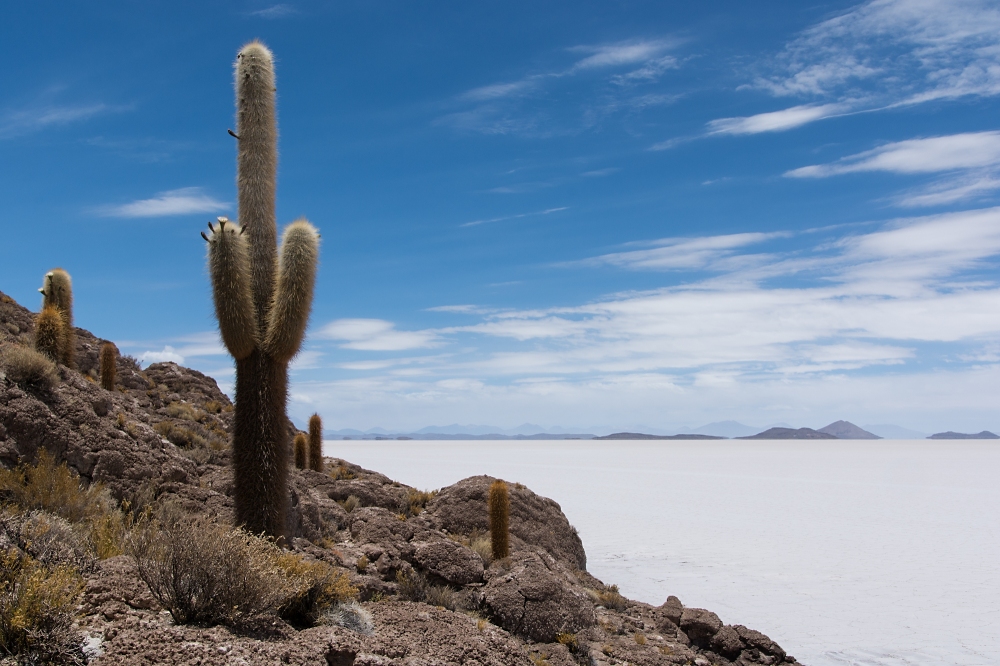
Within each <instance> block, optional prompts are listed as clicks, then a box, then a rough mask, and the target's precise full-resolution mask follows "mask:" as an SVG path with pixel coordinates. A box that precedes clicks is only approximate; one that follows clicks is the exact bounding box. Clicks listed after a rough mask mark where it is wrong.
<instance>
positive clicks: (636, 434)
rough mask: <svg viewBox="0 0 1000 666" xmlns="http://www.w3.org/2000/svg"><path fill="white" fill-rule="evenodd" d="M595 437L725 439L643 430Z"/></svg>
mask: <svg viewBox="0 0 1000 666" xmlns="http://www.w3.org/2000/svg"><path fill="white" fill-rule="evenodd" d="M594 439H689V440H699V439H725V437H716V436H714V435H647V434H645V433H641V432H616V433H613V434H611V435H605V436H604V437H594Z"/></svg>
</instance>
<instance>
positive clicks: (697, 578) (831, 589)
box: [324, 440, 1000, 666]
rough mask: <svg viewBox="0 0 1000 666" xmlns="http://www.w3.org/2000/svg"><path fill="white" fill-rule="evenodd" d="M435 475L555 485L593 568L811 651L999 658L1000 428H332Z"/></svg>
mask: <svg viewBox="0 0 1000 666" xmlns="http://www.w3.org/2000/svg"><path fill="white" fill-rule="evenodd" d="M324 452H325V454H326V455H328V456H334V457H341V458H345V459H347V460H350V461H351V462H354V463H357V464H360V465H362V466H364V467H366V468H369V469H375V470H378V471H380V472H383V473H384V474H386V475H388V476H390V477H391V478H394V479H397V480H399V481H401V482H403V483H406V484H409V485H412V486H416V487H418V488H422V489H433V488H439V487H442V486H446V485H449V484H451V483H454V482H455V481H457V480H459V479H461V478H464V477H466V476H471V475H474V474H490V475H493V476H498V477H501V478H504V479H507V480H508V481H518V482H521V483H524V484H525V485H527V486H528V487H530V488H531V489H532V490H534V491H536V492H538V493H540V494H542V495H546V496H548V497H551V498H553V499H555V500H556V501H557V502H559V503H560V504H561V505H562V508H563V511H564V512H565V513H566V515H567V516H568V517H569V520H570V522H571V523H573V524H574V525H575V526H576V527H577V528H578V529H579V530H580V536H581V537H582V538H583V543H584V546H585V547H586V549H587V555H588V569H589V570H590V571H591V572H592V573H594V575H596V576H597V577H598V578H601V579H602V580H604V581H606V582H609V583H617V584H618V585H619V586H620V588H621V590H622V592H623V593H624V594H625V595H626V596H628V597H630V598H634V599H638V600H641V601H646V602H648V603H652V604H660V603H662V602H663V600H664V599H666V597H667V595H669V594H675V595H677V596H678V597H680V599H681V601H683V602H684V603H685V604H686V605H689V606H699V607H704V608H708V609H710V610H713V611H715V612H716V613H718V614H719V615H720V616H721V617H722V619H723V621H724V622H727V623H730V624H745V625H747V626H749V627H752V628H755V629H759V630H761V631H763V632H764V633H766V634H768V635H769V636H771V637H772V638H773V639H775V640H776V641H778V643H780V644H781V645H782V647H784V648H785V649H786V650H788V651H789V653H791V654H793V655H795V656H796V657H797V658H798V659H799V660H800V661H802V662H803V663H805V664H811V665H814V666H822V665H833V664H873V665H878V666H897V665H902V664H913V665H925V664H926V665H930V664H949V665H954V666H980V665H987V664H990V665H992V664H1000V567H998V565H997V563H998V562H1000V479H998V477H1000V444H998V443H994V442H989V441H885V440H882V441H846V440H838V441H816V442H810V441H750V442H748V441H734V440H722V441H710V442H677V441H613V442H608V441H600V442H597V441H530V442H524V441H472V442H460V441H447V442H435V441H402V442H400V441H364V442H362V441H339V440H336V441H334V440H331V441H327V442H326V443H325V446H324Z"/></svg>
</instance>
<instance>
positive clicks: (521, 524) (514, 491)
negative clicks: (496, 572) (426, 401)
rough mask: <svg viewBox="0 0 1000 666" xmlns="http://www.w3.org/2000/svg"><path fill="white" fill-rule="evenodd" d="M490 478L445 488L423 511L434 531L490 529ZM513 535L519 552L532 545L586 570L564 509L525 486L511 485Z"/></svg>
mask: <svg viewBox="0 0 1000 666" xmlns="http://www.w3.org/2000/svg"><path fill="white" fill-rule="evenodd" d="M494 481H496V479H494V478H493V477H491V476H472V477H469V478H467V479H463V480H461V481H459V482H458V483H456V484H454V485H451V486H448V487H447V488H442V489H441V490H440V492H438V494H437V496H436V497H435V498H434V499H432V500H431V501H430V502H428V504H427V510H426V511H425V512H424V516H426V519H427V521H428V522H429V524H430V525H431V526H432V527H434V528H435V529H441V530H446V531H448V532H450V533H452V534H469V533H470V532H472V531H474V530H479V531H481V532H486V531H488V530H489V515H488V513H487V509H486V500H487V497H488V496H489V491H490V484H492V483H493V482H494ZM508 488H509V491H510V532H511V534H512V535H513V536H514V537H516V538H515V539H512V542H513V543H512V547H513V549H514V550H517V549H518V547H519V543H518V540H520V541H521V542H523V543H524V544H528V545H529V546H538V547H540V548H544V549H545V550H546V551H548V553H549V554H550V555H552V557H554V558H556V559H557V560H561V561H563V562H566V563H568V564H571V565H572V566H574V567H576V568H578V569H581V570H586V568H587V554H586V552H584V550H583V542H582V541H581V540H580V535H579V534H577V531H576V528H574V527H573V526H572V525H570V524H569V520H567V519H566V516H565V515H563V512H562V509H561V508H560V506H559V504H558V503H556V502H555V501H553V500H551V499H549V498H547V497H542V496H541V495H536V494H535V493H533V492H531V491H530V490H528V489H527V488H526V487H524V486H522V485H520V484H515V483H509V484H508Z"/></svg>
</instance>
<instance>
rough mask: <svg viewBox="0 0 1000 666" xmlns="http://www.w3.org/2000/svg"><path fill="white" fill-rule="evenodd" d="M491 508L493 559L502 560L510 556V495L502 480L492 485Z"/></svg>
mask: <svg viewBox="0 0 1000 666" xmlns="http://www.w3.org/2000/svg"><path fill="white" fill-rule="evenodd" d="M489 508H490V543H491V545H492V547H493V559H494V560H502V559H503V558H505V557H507V556H508V555H510V495H509V494H508V492H507V484H506V483H504V482H503V481H501V480H500V479H497V480H496V481H494V482H493V483H492V484H490V499H489Z"/></svg>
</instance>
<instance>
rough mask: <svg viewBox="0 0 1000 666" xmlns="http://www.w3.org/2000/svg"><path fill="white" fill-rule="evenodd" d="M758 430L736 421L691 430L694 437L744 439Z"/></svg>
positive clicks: (716, 423)
mask: <svg viewBox="0 0 1000 666" xmlns="http://www.w3.org/2000/svg"><path fill="white" fill-rule="evenodd" d="M759 430H760V428H752V427H750V426H748V425H743V424H742V423H739V422H737V421H716V422H714V423H709V424H708V425H703V426H701V427H700V428H695V429H694V430H691V432H692V433H694V434H696V435H714V436H715V437H746V436H747V435H753V434H754V433H756V432H758V431H759Z"/></svg>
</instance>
